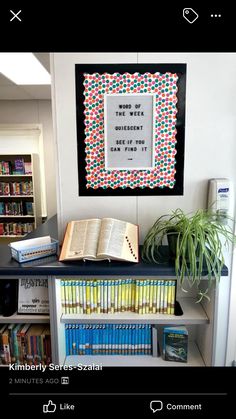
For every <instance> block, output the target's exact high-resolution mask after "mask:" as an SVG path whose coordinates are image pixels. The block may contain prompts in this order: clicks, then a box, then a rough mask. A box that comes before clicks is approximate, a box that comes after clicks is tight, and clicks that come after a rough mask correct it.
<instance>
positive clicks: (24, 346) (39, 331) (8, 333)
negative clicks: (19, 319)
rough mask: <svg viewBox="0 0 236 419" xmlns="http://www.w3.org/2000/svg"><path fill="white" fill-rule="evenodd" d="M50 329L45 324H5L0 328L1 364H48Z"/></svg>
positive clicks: (49, 357)
mask: <svg viewBox="0 0 236 419" xmlns="http://www.w3.org/2000/svg"><path fill="white" fill-rule="evenodd" d="M50 362H51V340H50V329H49V326H48V325H45V324H34V325H31V324H29V323H27V324H15V323H14V324H7V325H6V324H4V325H1V328H0V364H3V365H8V364H12V363H16V364H28V365H37V364H39V363H42V364H44V365H48V364H49V363H50Z"/></svg>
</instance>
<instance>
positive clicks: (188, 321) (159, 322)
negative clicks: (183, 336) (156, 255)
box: [50, 268, 211, 366]
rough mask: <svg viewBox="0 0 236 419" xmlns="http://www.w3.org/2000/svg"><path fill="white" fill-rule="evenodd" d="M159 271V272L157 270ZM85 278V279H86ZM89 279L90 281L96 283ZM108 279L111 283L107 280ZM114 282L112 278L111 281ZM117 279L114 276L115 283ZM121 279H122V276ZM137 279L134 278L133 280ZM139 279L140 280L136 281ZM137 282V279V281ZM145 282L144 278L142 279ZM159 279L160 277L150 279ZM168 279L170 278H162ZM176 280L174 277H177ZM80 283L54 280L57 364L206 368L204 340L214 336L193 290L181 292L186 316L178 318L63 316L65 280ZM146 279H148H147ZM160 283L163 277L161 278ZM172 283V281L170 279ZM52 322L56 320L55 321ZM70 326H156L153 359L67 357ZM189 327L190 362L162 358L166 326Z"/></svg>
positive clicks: (52, 284)
mask: <svg viewBox="0 0 236 419" xmlns="http://www.w3.org/2000/svg"><path fill="white" fill-rule="evenodd" d="M157 270H158V268H157ZM84 278H85V277H83V279H84ZM93 278H94V276H93V277H90V276H88V277H86V279H93ZM103 278H104V279H109V278H108V277H107V276H104V277H103ZM110 278H111V277H110ZM113 278H115V277H114V275H113V276H112V279H113ZM119 278H121V276H119ZM133 278H134V277H133ZM136 278H137V277H136ZM136 278H134V279H136ZM142 278H143V277H142ZM147 278H149V279H150V278H157V276H152V277H150V276H149V277H147ZM162 278H166V277H162ZM173 278H174V277H173ZM67 279H68V280H77V279H81V276H80V277H78V276H70V277H63V276H61V277H60V278H59V277H52V278H51V281H50V282H51V286H52V295H53V301H54V311H53V313H51V316H53V323H54V326H55V327H54V334H55V335H54V337H53V340H54V342H56V343H57V344H56V347H55V350H56V352H55V357H56V362H58V363H59V364H64V365H77V364H90V363H95V364H102V365H103V366H204V365H206V363H205V362H204V357H203V355H202V353H201V342H200V341H201V336H203V335H205V334H206V333H208V334H209V333H211V326H210V321H209V317H208V314H207V311H206V310H205V308H204V307H203V305H202V304H201V303H200V304H199V303H196V295H194V291H193V290H191V294H192V295H191V296H189V294H188V297H185V296H184V295H183V293H181V290H179V289H178V294H177V301H178V304H179V305H180V307H181V309H182V313H183V314H182V315H175V314H172V315H170V314H159V313H155V314H138V313H134V312H121V313H109V314H108V313H99V314H97V313H92V314H63V313H62V306H61V285H60V284H61V280H63V281H66V280H67ZM143 279H145V278H143ZM158 279H160V276H158ZM168 279H170V277H168ZM51 321H52V320H51ZM66 324H149V325H152V347H153V352H152V355H67V356H66V339H65V325H66ZM170 325H171V326H174V325H186V327H187V328H188V331H189V347H188V362H187V363H179V362H168V361H165V360H164V359H163V356H162V329H163V327H164V326H170Z"/></svg>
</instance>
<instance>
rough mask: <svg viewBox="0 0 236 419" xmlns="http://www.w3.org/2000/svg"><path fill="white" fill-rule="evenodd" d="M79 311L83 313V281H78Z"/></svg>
mask: <svg viewBox="0 0 236 419" xmlns="http://www.w3.org/2000/svg"><path fill="white" fill-rule="evenodd" d="M79 313H83V281H82V280H81V279H80V281H79Z"/></svg>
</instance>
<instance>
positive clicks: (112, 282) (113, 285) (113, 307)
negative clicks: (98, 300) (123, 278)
mask: <svg viewBox="0 0 236 419" xmlns="http://www.w3.org/2000/svg"><path fill="white" fill-rule="evenodd" d="M114 312H115V281H114V280H112V281H111V313H112V314H113V313H114Z"/></svg>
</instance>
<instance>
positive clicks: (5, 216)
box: [0, 215, 34, 218]
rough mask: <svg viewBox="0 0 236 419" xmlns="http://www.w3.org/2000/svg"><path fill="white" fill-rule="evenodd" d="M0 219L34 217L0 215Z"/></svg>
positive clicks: (30, 216) (29, 216)
mask: <svg viewBox="0 0 236 419" xmlns="http://www.w3.org/2000/svg"><path fill="white" fill-rule="evenodd" d="M0 218H34V215H0Z"/></svg>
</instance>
